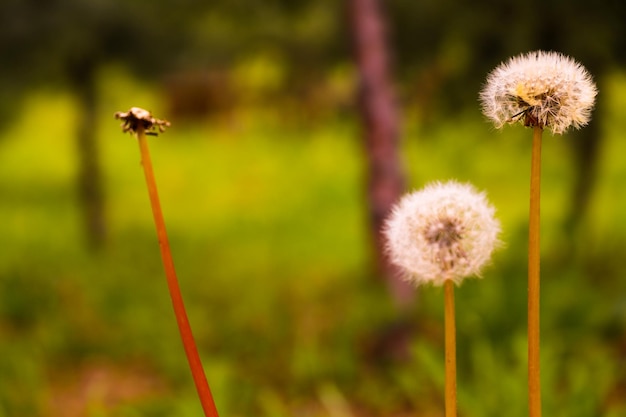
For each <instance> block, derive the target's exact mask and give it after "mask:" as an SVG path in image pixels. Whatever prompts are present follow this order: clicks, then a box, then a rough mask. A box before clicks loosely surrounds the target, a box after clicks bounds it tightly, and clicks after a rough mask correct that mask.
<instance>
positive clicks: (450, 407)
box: [443, 279, 456, 417]
mask: <svg viewBox="0 0 626 417" xmlns="http://www.w3.org/2000/svg"><path fill="white" fill-rule="evenodd" d="M443 285H444V327H445V361H446V364H445V371H446V382H445V405H446V417H456V324H455V319H454V281H452V280H450V279H449V280H446V282H445V283H444V284H443Z"/></svg>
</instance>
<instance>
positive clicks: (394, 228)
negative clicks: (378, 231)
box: [384, 181, 500, 285]
mask: <svg viewBox="0 0 626 417" xmlns="http://www.w3.org/2000/svg"><path fill="white" fill-rule="evenodd" d="M494 213H495V209H494V208H493V207H492V206H490V205H489V203H488V201H487V199H486V196H485V194H483V193H480V192H478V191H476V189H475V188H474V187H473V186H471V185H470V184H462V183H459V182H456V181H449V182H446V183H440V182H435V183H431V184H429V185H427V186H426V187H424V188H423V189H422V190H420V191H415V192H413V193H410V194H407V195H405V196H404V197H403V198H402V199H401V200H400V201H399V202H398V204H397V205H396V206H395V207H394V209H393V211H392V213H391V215H390V216H389V218H388V219H387V222H386V225H385V230H384V232H385V236H386V238H387V250H388V253H389V256H390V259H391V261H392V262H393V263H394V264H396V265H397V266H399V267H400V268H402V270H403V271H404V272H405V278H406V279H407V280H408V281H410V282H413V283H414V284H415V285H419V284H425V283H433V284H435V285H443V283H444V282H445V281H446V280H449V279H450V280H453V281H454V282H455V283H457V284H459V283H460V282H461V281H462V280H463V279H464V278H466V277H469V276H473V275H476V276H480V271H481V270H482V268H483V267H484V266H485V265H486V264H487V263H488V262H489V260H490V259H491V254H492V252H493V250H494V249H495V248H496V247H497V246H498V244H499V240H498V235H499V233H500V223H499V222H498V220H497V219H496V218H495V216H494Z"/></svg>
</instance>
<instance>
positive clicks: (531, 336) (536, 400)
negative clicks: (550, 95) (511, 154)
mask: <svg viewBox="0 0 626 417" xmlns="http://www.w3.org/2000/svg"><path fill="white" fill-rule="evenodd" d="M542 133H543V129H542V128H541V127H539V126H535V127H534V130H533V146H532V157H531V159H532V164H531V169H530V214H529V226H528V229H529V230H528V408H529V413H530V417H541V378H540V360H539V301H540V297H539V290H540V280H539V265H540V251H539V235H540V216H539V211H540V210H539V209H540V196H541V192H540V191H541V135H542Z"/></svg>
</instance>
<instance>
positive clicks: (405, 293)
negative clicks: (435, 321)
mask: <svg viewBox="0 0 626 417" xmlns="http://www.w3.org/2000/svg"><path fill="white" fill-rule="evenodd" d="M348 5H349V9H348V12H349V18H350V23H351V27H352V37H353V42H354V56H355V59H356V63H357V67H358V73H359V87H358V96H359V110H360V114H361V119H362V125H363V135H364V139H365V149H366V155H367V160H368V164H369V169H368V174H369V178H368V186H367V196H368V202H369V205H368V207H369V210H370V219H371V234H372V236H373V240H374V245H375V248H376V257H377V260H378V267H379V270H380V271H381V272H382V275H383V277H384V278H385V280H386V281H387V285H388V287H389V289H390V292H391V295H392V297H393V300H394V302H395V304H396V305H397V306H398V307H399V308H400V309H403V308H405V307H406V306H407V305H408V304H409V303H410V302H411V300H412V299H413V288H411V286H410V285H409V284H407V283H406V281H403V280H402V279H401V276H400V271H399V270H398V269H397V268H396V267H395V266H394V265H393V264H392V263H391V262H390V260H389V258H388V257H387V256H386V255H387V251H386V250H385V246H386V244H385V241H384V236H383V228H384V222H385V219H386V218H387V216H388V215H389V213H390V211H391V209H392V207H393V204H394V203H396V202H397V201H398V199H399V198H400V196H401V195H402V193H403V192H404V188H405V178H404V172H403V169H402V166H401V162H400V150H399V141H400V116H399V110H398V107H397V103H396V98H395V95H394V92H393V89H392V81H391V74H390V68H389V67H390V62H389V61H390V56H389V55H390V54H389V44H388V40H387V33H386V24H385V18H384V14H383V10H382V4H381V2H380V1H379V0H349V2H348ZM394 330H395V331H393V332H391V333H389V332H387V334H385V335H384V336H383V337H384V339H385V340H382V341H381V342H380V343H382V345H383V346H382V349H383V350H382V352H378V354H379V355H393V356H396V357H397V356H399V357H405V356H406V355H407V354H408V350H407V348H408V346H407V343H408V341H409V338H408V337H407V336H408V331H409V328H408V327H403V328H397V329H394Z"/></svg>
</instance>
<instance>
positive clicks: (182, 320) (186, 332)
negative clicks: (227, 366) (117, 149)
mask: <svg viewBox="0 0 626 417" xmlns="http://www.w3.org/2000/svg"><path fill="white" fill-rule="evenodd" d="M137 139H138V141H139V150H140V152H141V164H142V166H143V171H144V174H145V177H146V185H147V187H148V194H149V195H150V205H151V206H152V214H153V216H154V224H155V226H156V230H157V236H158V239H159V247H160V249H161V258H162V259H163V268H164V269H165V276H166V278H167V286H168V288H169V292H170V297H171V299H172V305H173V307H174V314H175V315H176V322H177V323H178V329H179V331H180V336H181V338H182V341H183V346H184V348H185V353H186V355H187V361H188V362H189V367H190V368H191V374H192V376H193V380H194V383H195V385H196V389H197V391H198V396H199V398H200V403H201V404H202V409H203V410H204V415H205V416H206V417H218V416H219V415H218V412H217V408H216V407H215V402H214V401H213V395H212V394H211V389H210V388H209V384H208V382H207V379H206V375H205V373H204V368H203V367H202V362H201V361H200V356H199V354H198V349H197V347H196V343H195V341H194V337H193V333H192V332H191V326H190V325H189V319H188V318H187V312H186V311H185V305H184V303H183V298H182V295H181V292H180V287H179V285H178V278H177V277H176V270H175V269H174V261H173V259H172V253H171V251H170V244H169V240H168V238H167V231H166V229H165V221H164V220H163V213H162V211H161V203H160V201H159V195H158V192H157V186H156V181H155V179H154V172H153V170H152V160H151V159H150V152H149V150H148V141H147V140H146V133H145V129H144V128H143V127H142V126H141V124H140V126H138V127H137Z"/></svg>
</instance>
